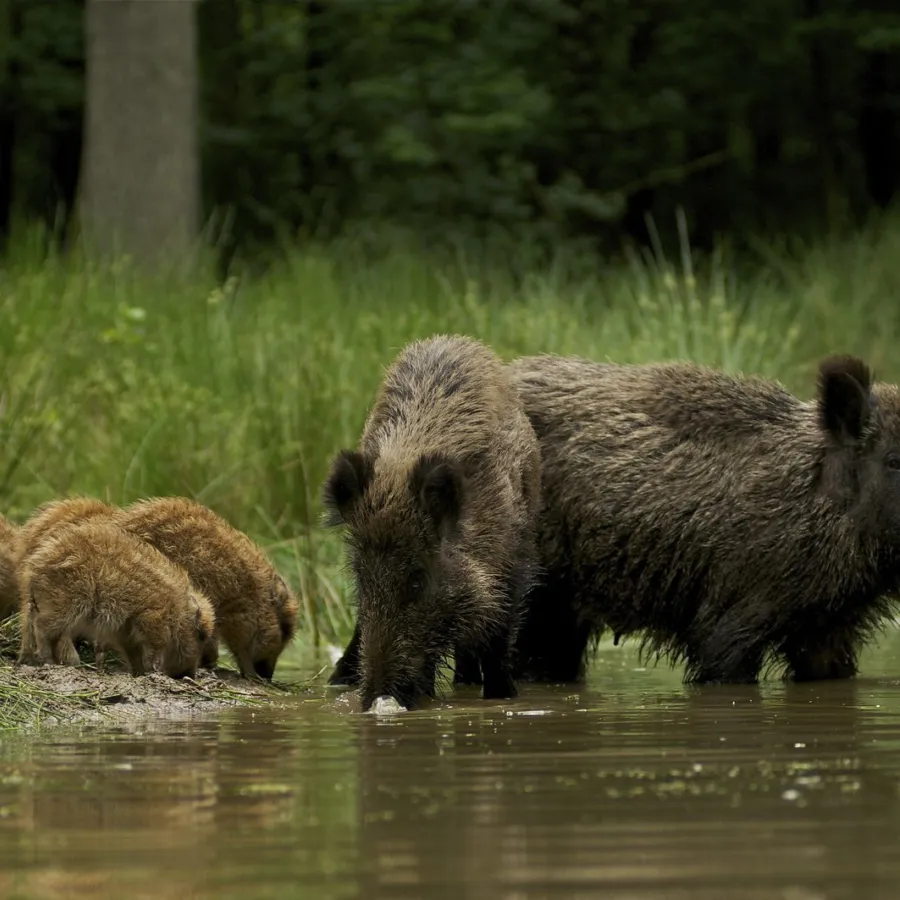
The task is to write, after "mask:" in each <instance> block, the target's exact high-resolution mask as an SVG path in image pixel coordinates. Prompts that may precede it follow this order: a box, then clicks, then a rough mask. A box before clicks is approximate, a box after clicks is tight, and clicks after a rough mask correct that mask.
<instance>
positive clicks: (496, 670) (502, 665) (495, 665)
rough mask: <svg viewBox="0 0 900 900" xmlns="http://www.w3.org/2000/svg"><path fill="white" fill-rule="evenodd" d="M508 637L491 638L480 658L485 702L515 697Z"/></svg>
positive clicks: (516, 692)
mask: <svg viewBox="0 0 900 900" xmlns="http://www.w3.org/2000/svg"><path fill="white" fill-rule="evenodd" d="M510 643H511V642H510V639H509V635H506V634H504V635H498V636H497V637H494V638H492V639H491V640H490V641H489V642H488V645H487V648H486V650H485V652H484V653H483V654H482V657H481V671H482V673H483V675H484V688H483V690H482V696H483V697H484V699H485V700H511V699H512V698H513V697H517V696H518V694H519V692H518V690H517V689H516V682H515V679H514V678H513V662H512V652H511V647H510Z"/></svg>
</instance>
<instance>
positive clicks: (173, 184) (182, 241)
mask: <svg viewBox="0 0 900 900" xmlns="http://www.w3.org/2000/svg"><path fill="white" fill-rule="evenodd" d="M196 36H197V25H196V7H195V0H177V2H148V0H88V3H87V14H86V57H87V96H86V101H85V147H84V157H83V167H82V186H81V209H80V218H81V225H82V229H83V233H84V237H85V239H86V241H87V243H88V246H89V247H90V248H91V249H93V250H95V251H97V252H100V253H104V254H108V253H127V254H129V255H130V256H131V257H132V258H133V259H134V260H135V261H137V262H139V263H142V264H151V265H152V264H157V263H160V262H162V261H163V260H166V259H170V260H171V259H173V258H184V257H185V256H186V255H187V254H188V253H189V252H190V250H191V249H192V248H193V247H194V244H195V240H196V238H197V232H198V229H199V216H200V211H199V202H200V185H199V150H198V137H197V107H198V101H197V90H198V84H197V82H198V76H197V52H196Z"/></svg>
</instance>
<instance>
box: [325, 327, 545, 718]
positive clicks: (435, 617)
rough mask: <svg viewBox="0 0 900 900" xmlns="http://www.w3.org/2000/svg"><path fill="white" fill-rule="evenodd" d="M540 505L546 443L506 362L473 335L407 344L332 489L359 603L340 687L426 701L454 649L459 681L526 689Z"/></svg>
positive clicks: (508, 692)
mask: <svg viewBox="0 0 900 900" xmlns="http://www.w3.org/2000/svg"><path fill="white" fill-rule="evenodd" d="M539 502H540V452H539V449H538V445H537V439H536V438H535V435H534V432H533V430H532V428H531V426H530V425H529V424H528V420H527V419H526V418H525V415H524V413H523V411H522V406H521V403H520V402H519V400H518V397H517V396H516V393H515V391H514V390H513V388H512V385H511V383H510V380H509V376H508V374H507V371H506V368H505V366H504V365H503V363H502V362H501V361H500V359H499V358H498V357H497V356H496V355H495V354H494V353H493V351H491V350H490V349H489V348H488V347H486V346H485V345H484V344H482V343H480V342H478V341H475V340H472V339H471V338H467V337H461V336H447V335H438V336H435V337H432V338H430V339H428V340H423V341H416V342H414V343H412V344H410V345H408V346H407V347H406V348H405V349H404V350H403V351H402V352H401V353H400V355H399V356H398V357H397V358H396V359H395V360H394V362H393V364H392V365H391V366H390V368H389V369H388V371H387V373H386V375H385V378H384V381H383V382H382V385H381V388H380V390H379V393H378V396H377V399H376V401H375V404H374V406H373V408H372V410H371V412H370V414H369V417H368V420H367V421H366V424H365V428H364V430H363V434H362V438H361V440H360V443H359V448H358V449H357V450H352V451H351V450H344V451H342V452H341V453H339V454H338V455H337V457H336V459H335V460H334V463H333V466H332V470H331V474H330V475H329V477H328V479H327V481H326V484H325V488H324V503H325V506H326V509H327V510H328V511H329V513H330V517H331V518H330V521H331V522H332V523H333V524H344V525H346V526H347V530H346V534H347V540H348V545H349V549H350V558H351V565H352V570H353V576H354V582H355V587H356V596H357V608H358V616H357V625H356V630H355V632H354V636H353V639H352V641H351V643H350V645H349V646H348V647H347V650H346V651H345V654H344V656H343V657H342V659H341V660H340V661H339V663H338V665H337V666H336V668H335V672H334V674H333V675H332V678H331V681H332V683H345V684H346V683H351V684H352V683H357V682H359V683H360V684H361V694H362V703H363V708H364V709H368V707H369V706H370V705H371V703H372V702H373V701H374V700H375V698H376V697H378V696H381V695H391V696H393V697H394V698H395V699H396V700H397V701H398V702H400V703H402V704H404V705H405V706H414V705H416V704H417V703H419V702H420V701H421V700H422V699H423V698H424V697H426V696H430V695H433V694H434V691H435V673H436V671H437V667H438V665H439V664H440V662H441V661H442V659H444V658H445V657H446V656H448V655H449V654H450V653H453V652H455V654H456V658H457V681H473V682H477V683H483V685H484V687H483V694H484V696H485V697H486V698H491V697H494V698H499V697H511V696H515V693H516V687H515V682H514V680H513V679H512V675H511V673H512V651H513V646H514V641H515V636H516V633H517V631H518V626H519V618H520V614H521V607H522V603H523V598H524V596H525V594H526V592H527V591H528V589H529V588H530V586H531V583H532V580H533V577H534V561H535V548H534V517H535V515H536V513H537V509H538V504H539Z"/></svg>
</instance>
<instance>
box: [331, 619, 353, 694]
mask: <svg viewBox="0 0 900 900" xmlns="http://www.w3.org/2000/svg"><path fill="white" fill-rule="evenodd" d="M328 683H329V684H346V685H356V684H359V622H357V623H356V626H355V628H354V629H353V637H352V638H350V643H349V644H347V649H346V650H345V651H344V655H343V656H342V657H341V658H340V659H339V660H338V661H337V664H336V665H335V667H334V671H333V672H332V673H331V677H330V678H329V679H328Z"/></svg>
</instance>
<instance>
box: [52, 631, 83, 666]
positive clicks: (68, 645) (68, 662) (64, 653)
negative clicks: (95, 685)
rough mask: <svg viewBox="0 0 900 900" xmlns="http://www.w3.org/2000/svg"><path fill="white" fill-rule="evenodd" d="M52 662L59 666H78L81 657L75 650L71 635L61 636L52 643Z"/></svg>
mask: <svg viewBox="0 0 900 900" xmlns="http://www.w3.org/2000/svg"><path fill="white" fill-rule="evenodd" d="M53 661H54V662H56V663H58V664H59V665H61V666H78V665H80V664H81V657H80V656H79V655H78V651H77V650H76V649H75V642H74V641H73V640H72V637H71V635H68V634H63V635H61V636H60V637H58V638H57V639H56V640H55V641H54V642H53Z"/></svg>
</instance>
